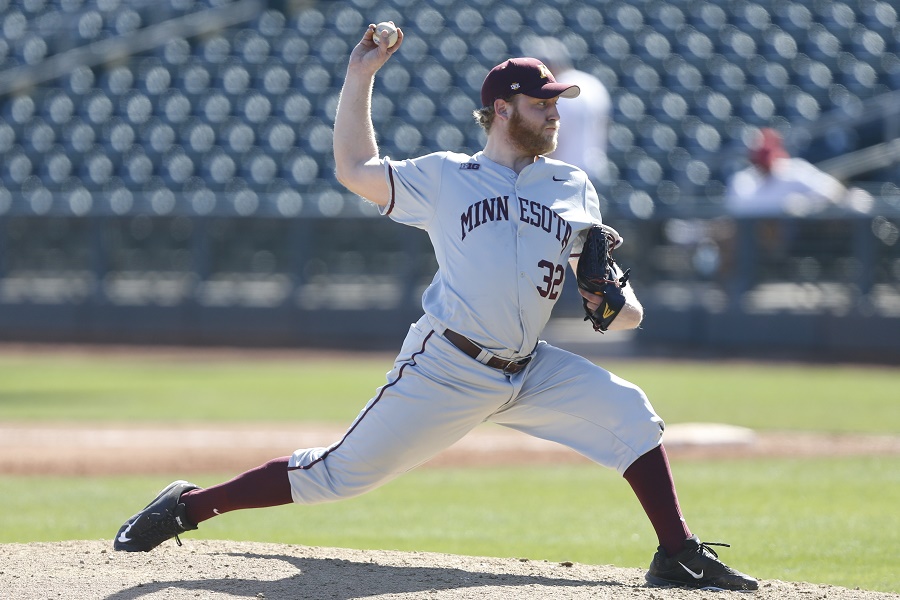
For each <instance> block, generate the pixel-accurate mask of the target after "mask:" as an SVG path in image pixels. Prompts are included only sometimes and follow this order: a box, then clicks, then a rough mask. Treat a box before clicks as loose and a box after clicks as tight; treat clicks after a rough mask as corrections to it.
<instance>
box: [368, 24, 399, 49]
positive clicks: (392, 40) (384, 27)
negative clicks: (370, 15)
mask: <svg viewBox="0 0 900 600" xmlns="http://www.w3.org/2000/svg"><path fill="white" fill-rule="evenodd" d="M383 31H387V33H388V45H387V47H388V48H390V47H391V46H393V45H394V44H396V43H397V28H396V27H395V26H394V24H393V23H390V22H388V21H382V22H381V23H379V24H378V25H376V26H375V37H374V38H373V40H374V42H375V43H376V44H380V43H381V32H383Z"/></svg>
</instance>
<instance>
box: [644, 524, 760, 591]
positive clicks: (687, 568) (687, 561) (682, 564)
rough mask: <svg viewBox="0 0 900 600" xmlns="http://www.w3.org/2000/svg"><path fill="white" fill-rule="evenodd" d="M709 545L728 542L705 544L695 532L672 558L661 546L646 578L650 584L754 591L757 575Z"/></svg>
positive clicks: (756, 586) (756, 585)
mask: <svg viewBox="0 0 900 600" xmlns="http://www.w3.org/2000/svg"><path fill="white" fill-rule="evenodd" d="M710 546H726V547H728V544H717V543H713V542H710V543H709V544H704V543H703V542H701V541H700V539H699V538H698V537H697V536H696V535H692V536H691V537H689V538H688V539H687V540H686V541H685V543H684V550H682V551H681V552H679V553H678V554H676V555H675V556H673V557H671V558H669V557H668V556H666V553H665V551H664V550H663V549H662V548H659V550H657V551H656V554H655V555H654V556H653V561H652V562H651V563H650V570H649V571H647V575H645V576H644V579H646V580H647V583H649V584H650V585H660V586H662V585H666V586H669V585H678V586H682V587H692V588H702V589H719V590H735V591H752V590H755V589H757V588H758V587H759V583H758V582H757V581H756V579H754V578H752V577H750V576H749V575H744V574H743V573H741V572H739V571H735V570H734V569H732V568H731V567H729V566H728V565H726V564H725V563H723V562H722V561H720V560H719V555H718V554H716V551H715V550H713V549H712V548H710Z"/></svg>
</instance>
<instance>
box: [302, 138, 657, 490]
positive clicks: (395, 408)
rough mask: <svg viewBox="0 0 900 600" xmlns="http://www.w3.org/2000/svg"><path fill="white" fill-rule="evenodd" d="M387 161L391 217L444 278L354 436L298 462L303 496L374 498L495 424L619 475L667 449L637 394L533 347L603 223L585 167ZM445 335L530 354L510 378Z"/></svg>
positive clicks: (441, 156) (453, 157)
mask: <svg viewBox="0 0 900 600" xmlns="http://www.w3.org/2000/svg"><path fill="white" fill-rule="evenodd" d="M384 163H385V174H386V177H387V180H388V182H389V184H390V187H391V191H392V197H391V201H390V202H389V203H388V204H387V205H386V206H385V207H384V208H383V211H382V212H383V213H384V214H388V215H390V216H391V218H393V219H394V220H396V221H398V222H400V223H405V224H407V225H412V226H415V227H420V228H422V229H424V230H425V231H427V232H428V235H429V236H430V237H431V242H432V244H433V246H434V250H435V254H436V256H437V260H438V267H439V268H438V272H437V274H435V276H434V280H433V281H432V283H431V285H430V286H429V287H428V289H427V290H426V291H425V294H424V296H423V307H424V309H425V314H424V315H423V316H422V318H420V319H419V320H418V322H416V323H413V324H412V325H411V326H410V329H409V333H408V334H407V336H406V339H405V340H404V342H403V347H402V348H401V349H400V353H399V354H398V355H397V358H396V360H395V362H394V366H393V368H392V369H391V371H390V372H389V373H388V374H387V383H385V384H384V385H383V386H381V387H380V388H379V389H378V392H377V393H376V395H375V396H374V397H373V398H372V399H371V400H369V402H368V404H367V405H366V406H365V408H363V410H362V411H361V412H360V413H359V416H358V417H357V418H356V420H355V421H354V422H353V424H352V425H351V426H350V428H349V429H348V430H347V433H346V435H345V436H344V437H343V438H342V439H341V440H339V441H338V442H335V443H334V444H332V445H331V446H329V447H327V448H325V447H322V448H301V449H299V450H297V451H295V452H294V453H293V455H292V456H291V459H290V462H289V464H288V474H289V479H290V482H291V493H292V496H293V499H294V501H295V502H298V503H303V504H312V503H318V502H330V501H333V500H338V499H341V498H348V497H351V496H355V495H358V494H362V493H365V492H367V491H369V490H371V489H374V488H376V487H378V486H380V485H383V484H384V483H386V482H388V481H390V480H391V479H393V478H395V477H397V476H398V475H401V474H402V473H405V472H406V471H408V470H409V469H412V468H413V467H415V466H417V465H419V464H421V463H423V462H425V461H427V460H428V459H430V458H431V457H433V456H435V455H436V454H437V453H439V452H440V451H441V450H443V449H445V448H447V447H448V446H450V445H451V444H453V443H454V442H456V441H457V440H459V439H460V438H462V437H463V436H465V435H466V433H468V432H469V431H471V430H472V429H473V428H474V427H477V426H478V425H479V424H481V423H484V422H486V421H488V422H492V423H496V424H499V425H502V426H504V427H509V428H512V429H516V430H519V431H522V432H525V433H527V434H529V435H533V436H536V437H539V438H542V439H547V440H552V441H556V442H559V443H560V444H564V445H566V446H568V447H569V448H572V449H574V450H576V451H577V452H580V453H581V454H583V455H584V456H587V457H588V458H590V459H592V460H594V461H596V462H597V463H599V464H602V465H606V466H608V467H610V468H613V469H615V470H616V471H618V472H619V473H624V472H625V470H626V469H627V468H628V467H629V465H631V464H632V463H633V462H634V461H635V460H636V459H637V458H638V457H639V456H642V455H643V454H644V453H646V452H648V451H649V450H651V449H652V448H654V447H656V446H657V445H659V443H660V441H661V437H662V430H663V422H662V420H661V419H660V418H659V416H657V415H656V413H655V412H654V410H653V407H652V406H651V405H650V402H649V401H648V400H647V397H646V395H645V394H644V392H643V391H642V390H641V389H640V388H639V387H637V386H636V385H634V384H631V383H629V382H627V381H625V380H623V379H621V378H619V377H616V376H615V375H613V374H612V373H610V372H608V371H606V370H604V369H602V368H601V367H599V366H597V365H595V364H593V363H592V362H591V361H589V360H587V359H585V358H583V357H581V356H577V355H575V354H572V353H571V352H568V351H566V350H563V349H560V348H556V347H554V346H552V345H550V344H548V343H546V342H543V341H540V342H539V340H538V336H539V335H540V333H541V330H542V329H543V328H544V325H546V323H547V320H548V319H549V318H550V311H551V310H552V308H553V305H554V304H555V303H556V300H557V298H558V297H559V294H560V292H561V290H562V284H563V280H564V277H565V273H566V268H567V263H568V259H569V255H570V254H571V253H573V250H575V251H576V252H577V253H580V251H581V246H582V245H583V243H584V235H583V232H584V231H586V230H587V229H588V228H589V227H590V226H591V225H592V224H595V223H596V224H599V223H600V210H599V201H598V198H597V193H596V192H595V191H594V188H593V187H592V186H591V184H590V182H589V181H588V179H587V176H586V175H585V173H584V172H583V171H581V170H579V169H578V168H576V167H573V166H571V165H568V164H566V163H562V162H559V161H555V160H548V159H546V158H539V159H538V160H537V161H536V162H535V163H534V164H531V165H528V166H527V167H525V168H524V169H523V170H522V171H521V172H520V173H518V174H516V173H515V172H514V171H512V170H511V169H508V168H506V167H504V166H501V165H499V164H497V163H495V162H493V161H491V160H490V159H488V158H487V157H485V156H484V154H483V153H478V154H475V155H474V156H466V155H463V154H454V153H449V152H439V153H436V154H429V155H427V156H422V157H419V158H414V159H410V160H403V161H391V160H389V159H385V160H384ZM586 326H587V325H586ZM447 329H451V330H453V331H455V332H456V333H459V334H462V335H464V336H466V337H468V338H469V339H470V340H472V341H473V342H475V343H476V344H478V345H480V346H482V347H483V348H487V350H489V351H490V352H491V353H493V354H495V355H497V356H501V357H503V358H508V359H517V358H520V357H526V356H529V357H531V360H530V361H529V362H528V363H527V365H526V366H525V367H524V368H523V369H522V370H521V371H518V372H515V373H507V372H506V371H505V369H503V370H502V369H498V368H494V367H492V366H489V365H487V364H482V362H481V361H480V360H476V359H473V357H472V356H471V355H469V354H466V353H465V352H463V351H461V350H460V349H459V348H458V347H457V346H455V345H454V344H453V343H451V341H450V340H449V339H448V338H447V337H446V335H445V334H446V330H447Z"/></svg>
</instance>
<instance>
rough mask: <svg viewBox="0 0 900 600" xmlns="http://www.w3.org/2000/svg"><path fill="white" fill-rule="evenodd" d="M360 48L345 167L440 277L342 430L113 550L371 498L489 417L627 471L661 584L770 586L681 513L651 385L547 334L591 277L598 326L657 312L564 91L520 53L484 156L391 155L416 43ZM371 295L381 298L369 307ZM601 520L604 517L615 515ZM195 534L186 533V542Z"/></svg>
mask: <svg viewBox="0 0 900 600" xmlns="http://www.w3.org/2000/svg"><path fill="white" fill-rule="evenodd" d="M375 31H376V27H375V25H370V26H369V27H368V29H367V30H366V32H365V33H364V35H363V37H362V39H361V40H360V41H359V43H358V44H357V45H356V47H355V48H354V49H353V51H352V53H351V55H350V60H349V64H348V67H347V75H346V79H345V81H344V85H343V89H342V91H341V96H340V100H339V103H338V108H337V115H336V118H335V124H334V158H335V168H336V174H337V177H338V179H339V180H340V182H341V183H342V184H343V185H344V186H346V187H347V189H349V190H351V191H353V192H355V193H357V194H359V195H360V196H362V197H364V198H366V199H368V200H369V201H371V202H373V203H375V204H376V205H378V206H379V208H380V210H381V213H382V214H383V215H385V216H386V217H388V218H391V219H393V220H394V221H396V222H398V223H400V224H403V225H409V226H413V227H418V228H421V229H423V230H425V231H426V232H427V233H428V236H429V238H430V240H431V243H432V244H433V247H434V251H435V255H436V258H437V263H438V270H437V273H435V275H434V279H433V281H432V282H431V285H430V286H429V287H428V288H427V290H426V291H425V293H424V295H423V297H422V308H423V315H422V317H421V318H420V319H419V320H418V321H417V322H416V323H413V324H412V325H411V326H410V328H409V332H408V334H407V336H406V339H405V341H404V342H403V345H402V347H401V349H400V352H399V354H398V356H397V358H396V361H395V363H394V365H393V368H392V370H391V371H390V372H389V373H388V375H387V382H386V383H385V384H384V385H383V386H381V387H380V388H379V389H378V390H377V391H376V393H375V395H374V397H373V398H371V400H369V402H368V403H367V404H366V406H365V407H364V408H363V410H362V411H361V412H360V414H359V415H358V417H357V418H356V420H355V421H354V422H353V423H352V424H351V425H350V427H349V429H348V430H347V432H346V434H345V435H344V436H343V438H342V439H340V440H338V441H336V442H335V443H334V444H332V445H331V446H329V447H327V448H303V449H300V450H297V451H295V452H294V453H293V454H292V455H291V456H289V457H282V458H278V459H274V460H272V461H270V462H268V463H266V464H265V465H262V466H261V467H259V468H257V469H254V470H251V471H248V472H246V473H243V474H241V475H239V476H238V477H236V478H235V479H233V480H231V481H229V482H226V483H224V484H220V485H218V486H214V487H211V488H206V489H200V488H198V487H197V486H195V485H193V484H190V483H188V482H185V481H177V482H174V483H172V484H171V485H170V486H168V487H167V488H165V489H164V490H163V491H162V492H161V493H160V494H159V495H158V496H157V497H156V498H155V499H154V500H153V501H152V502H151V503H150V504H149V505H148V506H147V507H146V508H145V509H144V510H142V511H140V512H138V513H137V514H136V515H134V516H133V517H132V518H131V519H129V520H127V521H126V522H125V524H124V525H122V527H121V529H120V530H119V532H118V534H117V536H116V540H115V542H114V546H115V548H116V549H118V550H128V551H140V550H143V551H148V550H151V549H152V548H154V547H156V546H157V545H159V544H160V543H162V542H163V541H165V540H167V539H169V538H172V537H176V540H177V539H178V538H177V535H178V534H180V533H182V532H184V531H188V530H192V529H196V528H197V525H198V524H199V523H200V522H202V521H204V520H206V519H209V518H211V517H213V516H215V515H218V514H222V513H224V512H228V511H231V510H235V509H239V508H255V507H263V506H273V505H278V504H285V503H289V502H295V503H298V504H313V503H318V502H328V501H334V500H339V499H343V498H349V497H352V496H356V495H359V494H362V493H365V492H367V491H369V490H372V489H374V488H376V487H378V486H380V485H383V484H384V483H386V482H388V481H390V480H392V479H393V478H395V477H397V476H399V475H402V474H403V473H405V472H407V471H409V470H410V469H412V468H414V467H416V466H417V465H420V464H422V463H423V462H425V461H427V460H429V459H430V458H432V457H433V456H435V455H436V454H437V453H438V452H440V451H441V450H443V449H445V448H447V447H448V446H450V445H451V444H453V443H454V442H456V441H457V440H459V439H460V438H462V437H463V436H465V435H466V433H468V432H469V431H471V430H472V429H473V428H475V427H476V426H478V425H479V424H481V423H484V422H493V423H497V424H499V425H503V426H506V427H510V428H513V429H516V430H519V431H522V432H525V433H527V434H530V435H533V436H537V437H539V438H543V439H548V440H553V441H556V442H559V443H561V444H564V445H566V446H568V447H570V448H572V449H574V450H576V451H577V452H579V453H581V454H582V455H584V456H586V457H588V458H590V459H591V460H593V461H595V462H597V463H599V464H601V465H604V466H606V467H609V468H611V469H615V470H616V471H617V472H618V473H620V474H621V475H622V476H623V477H624V479H625V480H626V481H627V482H628V483H629V484H630V485H631V487H632V489H633V490H634V493H635V495H636V496H637V499H638V501H639V502H640V503H641V505H642V507H643V508H644V510H645V511H646V513H647V515H648V517H649V519H650V522H651V523H652V525H653V527H654V529H655V531H656V533H657V535H658V537H659V548H658V549H657V551H656V554H655V555H654V557H653V559H652V561H651V563H650V568H649V571H648V572H647V575H646V579H647V581H648V582H649V583H650V584H653V585H681V586H689V587H697V588H721V589H729V590H755V589H756V588H757V581H756V580H755V579H754V578H752V577H749V576H747V575H744V574H743V573H740V572H738V571H736V570H734V569H732V568H730V567H728V566H727V565H725V564H724V563H722V562H721V561H720V560H719V559H718V557H717V555H716V552H715V551H714V550H713V549H712V548H711V545H715V544H709V543H703V542H701V541H700V540H699V539H698V537H697V536H696V535H693V534H692V533H691V531H690V530H689V528H688V525H687V523H686V522H685V520H684V518H683V517H682V512H681V509H680V507H679V503H678V498H677V495H676V491H675V486H674V482H673V479H672V475H671V471H670V468H669V463H668V459H667V457H666V453H665V450H664V447H663V444H662V433H663V428H664V425H663V421H662V419H660V417H659V416H658V415H657V414H656V413H655V412H654V410H653V407H652V406H651V405H650V402H649V401H648V400H647V397H646V395H645V394H644V392H643V391H642V390H641V389H640V388H639V387H637V386H636V385H634V384H632V383H629V382H628V381H625V380H623V379H621V378H619V377H617V376H616V375H614V374H612V373H610V372H608V371H606V370H604V369H603V368H601V367H599V366H597V365H595V364H593V363H592V362H590V361H589V360H587V359H585V358H583V357H580V356H577V355H575V354H572V353H570V352H567V351H565V350H562V349H560V348H556V347H554V346H552V345H550V344H548V343H546V342H544V341H542V340H541V338H540V336H541V332H542V330H543V328H544V326H545V325H546V324H547V321H548V319H549V318H550V314H551V311H552V309H553V306H554V304H555V303H556V301H557V299H558V298H559V295H560V293H561V291H562V288H563V282H564V280H565V277H566V274H567V267H568V268H572V269H574V274H575V276H576V280H577V282H578V288H579V290H580V293H581V295H582V298H583V303H584V308H585V319H586V321H589V322H590V325H588V324H585V326H586V327H588V326H592V327H593V328H594V329H596V330H597V331H599V332H605V331H608V330H616V329H629V328H634V327H637V326H638V325H639V324H640V322H641V318H642V316H643V310H642V307H641V305H640V303H639V302H638V300H637V298H636V296H635V294H634V290H633V287H632V285H631V282H630V279H629V275H630V273H628V272H627V271H623V270H622V269H620V268H619V266H618V265H617V264H616V262H615V260H613V258H612V254H611V253H612V251H613V250H614V249H615V248H616V247H618V246H619V245H620V244H621V243H622V239H621V236H619V235H618V233H616V231H615V229H613V228H612V227H609V226H608V225H605V224H604V223H603V222H602V218H601V215H600V210H599V200H598V197H597V193H596V191H595V190H594V187H593V186H592V185H591V183H590V181H589V179H588V177H587V176H586V175H585V173H584V172H583V171H581V170H580V169H578V168H577V167H574V166H572V165H569V164H566V163H563V162H559V161H556V160H551V159H548V158H546V156H545V155H546V154H549V153H550V152H551V151H552V150H553V149H554V147H555V145H556V139H557V134H558V131H559V128H560V127H566V126H570V127H578V123H560V119H559V111H558V109H557V103H558V102H565V101H566V100H567V99H569V98H574V97H576V96H577V95H578V94H579V93H580V90H579V88H578V87H577V86H574V85H567V84H563V83H558V82H557V81H556V80H555V79H554V77H553V74H552V73H551V72H550V71H549V70H548V69H547V67H546V66H544V65H543V64H542V63H541V62H540V61H538V60H535V59H532V58H512V59H509V60H507V61H505V62H503V63H502V64H499V65H497V66H496V67H494V68H493V69H491V70H490V72H489V73H488V74H487V76H486V78H485V80H484V84H483V86H482V89H481V105H482V108H481V109H480V110H478V111H476V113H475V118H476V120H477V121H478V122H479V123H480V124H481V126H482V127H483V128H484V130H485V132H486V134H487V141H486V143H485V146H484V148H483V150H481V151H480V152H477V153H476V154H474V155H471V156H469V155H466V154H460V153H455V152H436V153H433V154H428V155H426V156H420V157H416V158H409V159H394V158H391V157H387V156H381V154H380V152H379V149H378V145H377V142H376V133H375V130H374V127H373V124H372V118H371V99H372V87H373V83H374V80H375V77H376V73H377V72H378V70H379V69H380V68H381V67H382V66H383V65H384V64H385V63H386V62H387V61H388V60H390V58H391V56H392V55H393V54H395V53H396V52H398V51H399V50H400V49H401V48H402V45H403V32H402V31H397V32H396V33H397V39H396V42H395V43H393V44H391V43H390V39H389V38H388V35H389V32H388V31H385V32H384V33H381V34H380V36H381V37H380V38H379V43H376V42H375V40H374V35H375ZM361 301H364V299H361ZM598 518H599V515H598ZM179 543H180V542H179Z"/></svg>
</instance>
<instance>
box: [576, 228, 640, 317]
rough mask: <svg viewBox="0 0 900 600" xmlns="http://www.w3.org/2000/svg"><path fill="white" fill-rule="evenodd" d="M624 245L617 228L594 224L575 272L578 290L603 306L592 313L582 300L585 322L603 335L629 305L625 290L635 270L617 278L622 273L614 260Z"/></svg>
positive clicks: (584, 300) (628, 270) (629, 270)
mask: <svg viewBox="0 0 900 600" xmlns="http://www.w3.org/2000/svg"><path fill="white" fill-rule="evenodd" d="M621 245H622V236H620V235H619V233H618V232H617V231H616V230H615V229H613V228H612V227H609V226H608V225H594V226H593V227H591V228H590V229H589V230H588V233H587V238H586V239H585V240H584V247H583V248H582V250H581V256H580V257H579V258H578V267H577V269H576V271H575V278H576V280H577V281H578V287H579V288H581V289H582V290H584V291H586V292H590V293H592V294H596V295H597V296H598V301H599V303H600V306H599V307H598V308H597V310H591V309H590V308H589V307H588V301H587V300H586V299H584V298H582V301H583V303H584V312H585V317H584V320H585V321H590V322H591V323H592V324H593V326H594V331H599V332H600V333H603V332H605V331H606V330H607V329H609V325H610V323H612V322H613V320H614V319H615V318H616V317H617V316H619V313H620V312H621V311H622V307H624V306H625V294H624V292H622V288H624V287H625V285H626V283H627V282H628V276H629V275H630V274H631V269H627V270H626V271H625V272H624V273H622V275H621V276H619V277H617V273H619V272H620V270H619V268H618V266H617V265H616V261H615V260H613V257H612V251H613V250H615V249H616V248H618V247H619V246H621Z"/></svg>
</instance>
